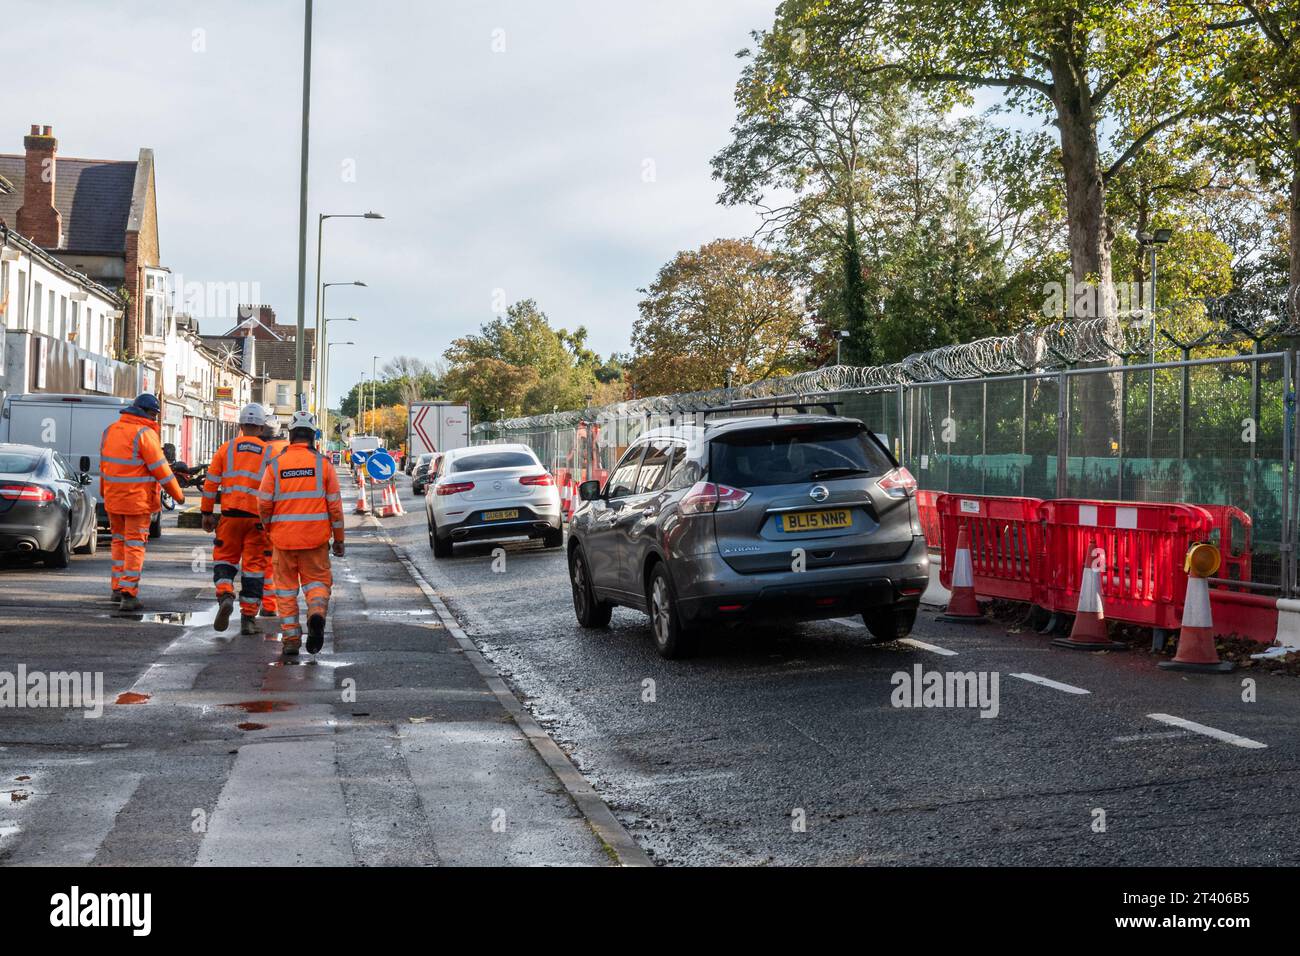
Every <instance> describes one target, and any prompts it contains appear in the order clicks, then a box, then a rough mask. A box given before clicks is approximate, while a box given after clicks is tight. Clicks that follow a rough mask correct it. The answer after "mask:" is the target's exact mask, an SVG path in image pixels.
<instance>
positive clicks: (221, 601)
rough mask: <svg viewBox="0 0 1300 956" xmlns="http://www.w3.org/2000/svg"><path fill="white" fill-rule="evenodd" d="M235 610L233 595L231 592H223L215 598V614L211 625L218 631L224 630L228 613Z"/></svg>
mask: <svg viewBox="0 0 1300 956" xmlns="http://www.w3.org/2000/svg"><path fill="white" fill-rule="evenodd" d="M234 611H235V596H234V595H233V594H223V595H221V597H219V598H217V616H216V618H215V619H214V620H213V621H212V626H213V628H214V629H216V630H218V631H224V630H225V629H226V626H227V625H228V624H229V623H230V615H231V614H233V613H234Z"/></svg>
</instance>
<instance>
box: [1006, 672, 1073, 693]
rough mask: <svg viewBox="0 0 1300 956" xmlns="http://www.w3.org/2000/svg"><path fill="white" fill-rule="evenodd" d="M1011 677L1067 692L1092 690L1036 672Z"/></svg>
mask: <svg viewBox="0 0 1300 956" xmlns="http://www.w3.org/2000/svg"><path fill="white" fill-rule="evenodd" d="M1011 676H1012V677H1019V678H1020V679H1021V680H1026V681H1029V683H1031V684H1042V685H1043V686H1044V687H1050V688H1052V689H1053V690H1061V691H1065V693H1067V694H1091V693H1092V691H1090V690H1084V689H1083V688H1082V687H1075V686H1074V685H1073V684H1062V683H1061V682H1060V681H1058V680H1052V679H1051V678H1048V677H1039V676H1038V675H1037V674H1012V675H1011Z"/></svg>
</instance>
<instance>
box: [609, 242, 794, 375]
mask: <svg viewBox="0 0 1300 956" xmlns="http://www.w3.org/2000/svg"><path fill="white" fill-rule="evenodd" d="M640 292H641V293H642V295H643V296H644V298H643V299H642V300H641V302H640V303H639V304H638V306H637V308H638V310H639V315H638V317H637V319H636V322H635V324H634V325H633V328H632V347H633V350H634V358H633V362H632V379H633V382H634V383H635V386H636V393H637V394H638V395H662V394H666V393H670V392H680V391H689V390H693V389H704V388H718V387H721V386H723V385H725V384H726V381H727V376H728V374H730V375H731V376H732V382H733V384H742V383H745V382H749V381H754V380H756V379H762V378H771V377H772V376H774V375H783V374H786V373H789V372H792V371H796V370H800V369H803V368H805V367H806V366H807V357H806V355H805V354H804V353H803V349H802V339H803V336H804V334H805V333H806V331H807V330H808V328H809V325H810V321H809V317H808V315H807V313H806V311H805V309H804V307H803V303H802V300H801V297H800V296H799V295H797V294H796V289H795V286H794V283H793V281H792V274H791V272H790V271H789V270H788V269H787V268H786V267H785V264H784V263H783V262H782V261H781V260H780V259H779V258H778V257H777V256H776V255H774V254H773V253H771V252H768V251H765V250H763V249H760V248H759V247H758V246H756V245H754V244H753V243H752V242H748V241H746V240H742V239H715V240H714V241H713V242H709V243H706V244H705V245H703V246H701V247H700V248H699V249H694V250H688V251H685V252H679V253H678V254H677V255H676V256H674V257H673V259H672V261H671V262H669V263H667V264H666V265H664V266H663V268H661V269H660V270H659V274H658V276H656V278H655V281H654V282H653V283H652V284H651V286H650V287H649V288H648V289H641V290H640Z"/></svg>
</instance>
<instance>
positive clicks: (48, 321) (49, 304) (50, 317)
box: [41, 289, 58, 335]
mask: <svg viewBox="0 0 1300 956" xmlns="http://www.w3.org/2000/svg"><path fill="white" fill-rule="evenodd" d="M45 304H46V310H45V311H46V315H45V325H44V326H43V327H42V328H41V331H42V332H44V333H45V334H46V335H54V334H55V332H56V331H57V329H55V328H54V323H55V322H57V321H58V319H56V318H55V317H54V290H53V289H51V290H50V294H49V297H48V298H47V299H46V303H45Z"/></svg>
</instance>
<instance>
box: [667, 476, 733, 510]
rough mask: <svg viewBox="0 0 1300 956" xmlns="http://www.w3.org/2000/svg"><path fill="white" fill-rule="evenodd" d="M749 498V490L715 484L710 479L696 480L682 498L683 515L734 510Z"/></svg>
mask: <svg viewBox="0 0 1300 956" xmlns="http://www.w3.org/2000/svg"><path fill="white" fill-rule="evenodd" d="M748 500H749V492H748V491H741V490H740V489H739V488H732V487H730V486H729V485H715V484H714V483H713V482H711V481H697V482H696V483H695V484H694V485H692V486H691V490H690V491H688V492H686V495H685V496H684V497H683V498H682V502H681V505H680V507H681V510H682V514H684V515H702V514H712V513H713V512H715V511H735V510H736V509H737V508H739V507H740V506H741V505H743V504H744V503H745V502H746V501H748Z"/></svg>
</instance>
